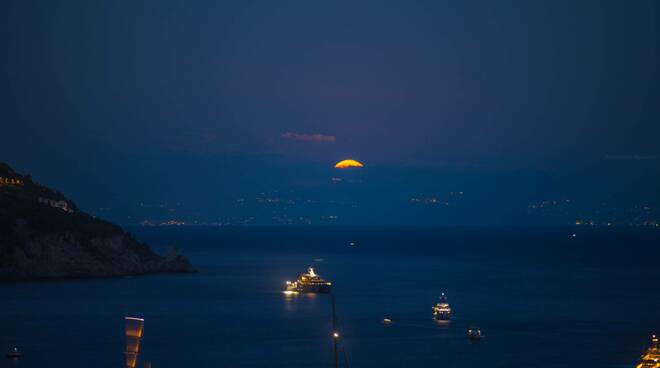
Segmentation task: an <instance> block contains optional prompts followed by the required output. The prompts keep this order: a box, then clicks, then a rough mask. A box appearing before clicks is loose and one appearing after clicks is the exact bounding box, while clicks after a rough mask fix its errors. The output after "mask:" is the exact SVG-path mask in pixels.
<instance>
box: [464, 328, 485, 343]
mask: <svg viewBox="0 0 660 368" xmlns="http://www.w3.org/2000/svg"><path fill="white" fill-rule="evenodd" d="M467 335H468V338H469V339H470V340H479V339H481V338H482V337H484V335H483V334H482V333H481V329H480V328H479V327H470V328H468V332H467Z"/></svg>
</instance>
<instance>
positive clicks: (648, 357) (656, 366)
mask: <svg viewBox="0 0 660 368" xmlns="http://www.w3.org/2000/svg"><path fill="white" fill-rule="evenodd" d="M636 368H660V348H658V337H657V336H656V335H653V336H651V347H650V348H648V349H646V351H645V352H644V354H642V358H641V360H640V361H639V364H637V366H636Z"/></svg>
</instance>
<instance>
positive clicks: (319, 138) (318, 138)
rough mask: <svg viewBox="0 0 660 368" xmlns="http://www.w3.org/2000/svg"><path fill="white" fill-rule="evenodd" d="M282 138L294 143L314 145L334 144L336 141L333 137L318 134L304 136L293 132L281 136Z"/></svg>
mask: <svg viewBox="0 0 660 368" xmlns="http://www.w3.org/2000/svg"><path fill="white" fill-rule="evenodd" d="M282 138H284V139H291V140H294V141H302V142H314V143H324V142H334V141H335V140H336V138H335V136H334V135H324V134H318V133H316V134H305V133H294V132H286V133H284V134H282Z"/></svg>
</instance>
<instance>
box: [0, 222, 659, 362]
mask: <svg viewBox="0 0 660 368" xmlns="http://www.w3.org/2000/svg"><path fill="white" fill-rule="evenodd" d="M133 230H134V232H135V233H136V236H137V237H138V238H139V239H140V240H144V241H147V242H149V243H150V244H152V245H154V246H155V247H156V248H158V249H159V250H163V249H165V248H166V247H168V246H170V245H177V246H179V247H180V248H181V249H182V250H183V251H184V253H186V254H187V255H188V256H189V257H190V258H191V260H192V261H193V263H194V264H195V265H196V266H198V267H199V269H200V270H201V272H200V273H199V274H193V275H157V276H147V277H138V278H132V279H102V280H78V281H67V282H48V283H24V284H0V312H1V313H0V320H1V322H2V323H1V324H0V347H1V348H2V349H8V348H9V346H10V345H12V344H18V345H19V346H20V347H21V348H22V349H23V351H24V352H25V354H26V356H25V357H24V359H22V360H21V361H18V362H11V361H9V360H4V359H3V360H0V367H21V368H34V367H39V368H45V367H56V368H57V367H67V368H70V367H121V366H122V359H123V355H122V353H121V352H122V351H123V345H122V344H123V335H122V333H123V320H122V318H123V317H124V316H125V315H135V316H142V317H144V318H145V319H146V323H145V338H144V345H143V354H142V359H143V360H148V361H150V362H151V363H152V366H153V367H155V368H160V367H162V368H166V367H172V368H173V367H177V368H179V367H331V366H332V364H333V358H332V342H331V338H330V334H331V304H330V297H329V296H328V295H316V296H314V295H300V296H296V297H291V298H287V297H285V296H284V295H283V294H282V293H280V292H279V290H280V288H281V285H282V283H283V282H284V281H285V280H287V279H293V278H295V276H296V275H297V274H299V273H300V272H302V271H304V270H305V269H306V267H307V266H309V265H313V266H314V267H315V268H316V270H317V272H318V273H320V274H321V275H322V276H323V277H325V278H327V279H329V280H331V281H332V282H333V287H334V291H335V295H336V300H337V312H338V317H339V322H340V326H341V329H342V336H343V342H344V347H345V350H346V353H347V355H348V358H349V362H350V365H351V366H352V367H408V368H412V367H430V366H443V367H511V366H526V367H541V368H542V367H568V366H581V367H631V366H633V364H634V362H635V361H636V359H637V358H638V356H639V354H640V353H641V352H642V350H643V349H644V348H645V347H647V342H648V335H649V334H650V333H651V332H654V331H660V288H659V286H660V231H659V230H656V229H609V228H608V229H595V228H564V229H560V228H554V229H531V228H519V229H515V228H510V229H502V228H438V229H412V228H398V229H397V228H389V229H388V228H243V229H217V228H142V229H133ZM572 233H576V237H574V238H573V237H571V236H570V234H572ZM351 241H354V242H357V244H358V246H357V247H351V246H349V245H348V244H349V242H351ZM315 259H316V260H315ZM442 291H444V292H446V293H447V294H448V296H449V301H450V303H451V304H452V307H453V309H454V318H453V320H452V321H451V322H450V323H449V324H445V325H442V324H438V323H436V322H435V321H433V320H432V318H431V307H432V306H433V304H434V303H435V302H436V301H437V298H438V296H439V294H440V292H442ZM385 316H389V317H391V318H392V319H393V321H394V323H392V324H391V325H384V324H382V323H381V321H382V319H383V318H384V317H385ZM473 324H475V325H478V326H480V327H481V328H482V330H483V331H484V333H485V335H486V338H485V339H483V340H481V341H478V342H470V341H468V340H467V338H466V330H467V328H468V326H470V325H473Z"/></svg>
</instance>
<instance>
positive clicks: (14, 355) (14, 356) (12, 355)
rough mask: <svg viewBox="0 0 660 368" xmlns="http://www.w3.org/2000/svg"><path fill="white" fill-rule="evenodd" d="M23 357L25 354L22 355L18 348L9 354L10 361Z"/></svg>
mask: <svg viewBox="0 0 660 368" xmlns="http://www.w3.org/2000/svg"><path fill="white" fill-rule="evenodd" d="M22 356H23V353H21V352H20V351H19V350H18V348H17V347H14V348H13V349H11V350H10V351H9V352H7V358H9V359H18V358H20V357H22Z"/></svg>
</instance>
